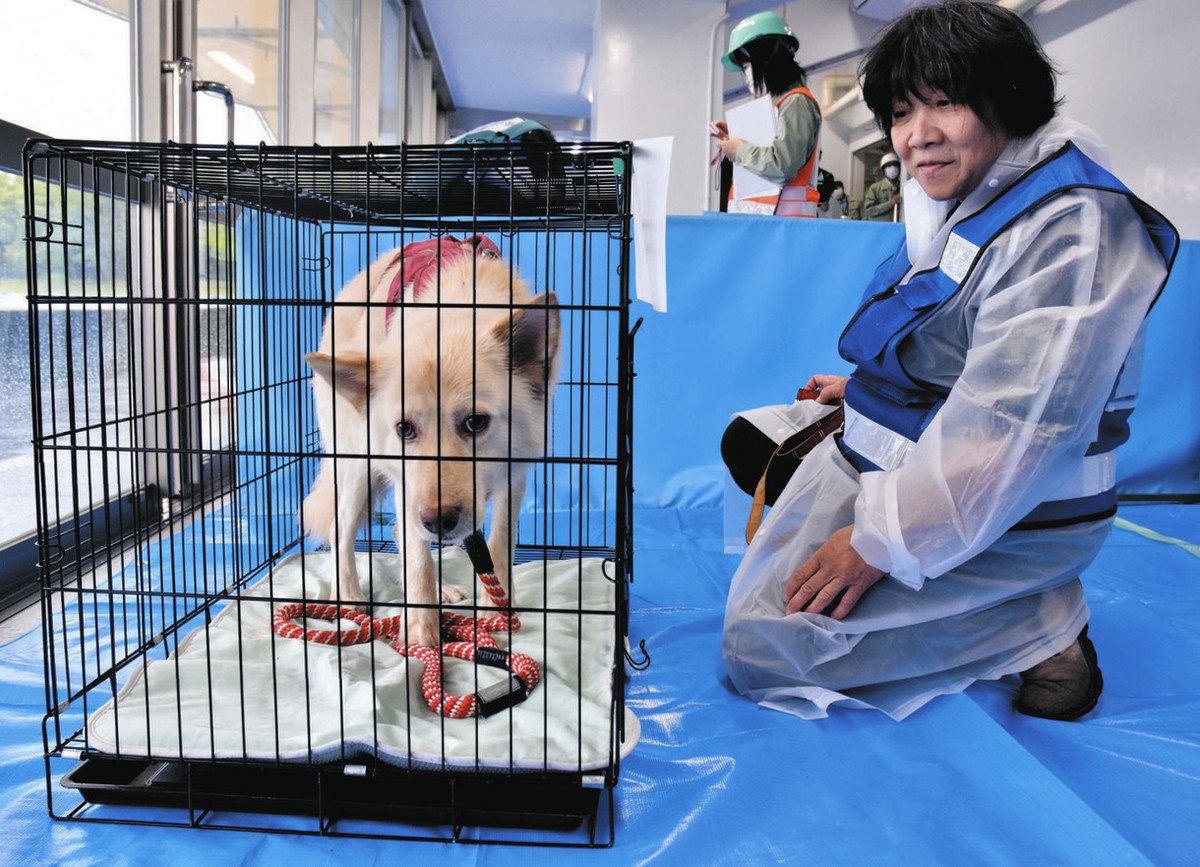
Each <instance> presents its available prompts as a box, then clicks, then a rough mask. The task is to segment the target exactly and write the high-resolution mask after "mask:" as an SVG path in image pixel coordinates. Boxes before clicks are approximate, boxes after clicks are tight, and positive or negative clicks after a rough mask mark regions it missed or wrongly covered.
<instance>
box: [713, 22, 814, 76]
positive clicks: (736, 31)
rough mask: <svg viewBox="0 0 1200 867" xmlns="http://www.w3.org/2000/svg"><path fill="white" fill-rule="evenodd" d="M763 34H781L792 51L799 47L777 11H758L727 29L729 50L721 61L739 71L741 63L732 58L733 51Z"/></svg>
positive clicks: (726, 66) (727, 67)
mask: <svg viewBox="0 0 1200 867" xmlns="http://www.w3.org/2000/svg"><path fill="white" fill-rule="evenodd" d="M763 36H782V37H784V38H785V39H787V40H788V41H789V42H791V43H792V51H796V50H798V49H799V48H800V40H799V39H797V38H796V34H795V33H793V32H792V28H790V27H788V26H787V22H786V21H784V20H783V18H782V17H780V15H779V14H778V13H776V12H759V13H758V14H757V15H751V16H750V17H749V18H743V19H742V20H741V21H739V22H738V24H737V27H734V28H733V30H731V31H729V50H728V51H726V52H725V56H724V57H722V58H721V63H722V64H724V66H725V68H726V69H728V70H730V71H732V72H740V71H741V68H742V64H741V63H738V62H737V61H735V60H734V59H733V54H734V52H735V51H738V50H740V49H742V48H744V47H746V46H747V45H749V44H750V43H751V42H753V41H754V40H755V39H758V38H760V37H763Z"/></svg>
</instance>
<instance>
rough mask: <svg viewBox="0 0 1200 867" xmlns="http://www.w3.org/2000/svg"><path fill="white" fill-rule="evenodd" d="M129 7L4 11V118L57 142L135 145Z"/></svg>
mask: <svg viewBox="0 0 1200 867" xmlns="http://www.w3.org/2000/svg"><path fill="white" fill-rule="evenodd" d="M129 4H130V0H87V2H86V3H85V2H76V0H39V2H37V3H7V4H5V5H6V7H7V9H6V12H5V15H4V19H5V20H4V26H3V27H0V81H4V82H6V84H5V86H4V87H3V88H0V118H3V119H4V120H6V121H9V122H10V123H15V124H19V125H20V126H23V127H27V128H28V129H32V130H36V131H38V132H39V133H43V134H45V135H52V136H57V137H59V138H100V139H116V140H118V141H127V140H129V139H131V138H133V111H132V109H131V98H130V97H131V89H130V70H131V66H132V64H131V62H130V59H131V57H132V53H131V51H130V27H129Z"/></svg>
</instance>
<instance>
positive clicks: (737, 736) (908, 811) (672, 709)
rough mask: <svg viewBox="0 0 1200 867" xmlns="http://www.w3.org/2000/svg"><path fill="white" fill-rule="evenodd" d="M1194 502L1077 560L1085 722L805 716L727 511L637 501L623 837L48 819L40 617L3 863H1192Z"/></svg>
mask: <svg viewBox="0 0 1200 867" xmlns="http://www.w3.org/2000/svg"><path fill="white" fill-rule="evenodd" d="M1198 517H1200V507H1197V506H1177V505H1163V504H1155V505H1126V506H1123V507H1122V509H1121V518H1122V519H1123V522H1129V523H1122V525H1121V526H1120V527H1119V528H1117V529H1114V531H1113V533H1112V536H1111V537H1110V539H1109V541H1108V543H1107V544H1106V546H1105V548H1104V550H1103V551H1102V552H1101V554H1100V556H1099V558H1098V559H1097V561H1096V562H1095V564H1094V565H1093V566H1092V567H1091V568H1090V569H1089V570H1088V571H1087V572H1086V573H1085V579H1084V583H1085V586H1086V588H1087V594H1088V599H1089V602H1090V604H1091V606H1092V612H1093V613H1092V621H1091V632H1090V634H1091V635H1092V636H1093V638H1094V639H1095V642H1096V646H1097V649H1098V651H1099V655H1100V662H1101V665H1102V667H1103V669H1104V678H1105V691H1104V695H1103V696H1102V698H1101V700H1100V704H1099V706H1098V708H1097V709H1096V710H1095V711H1094V712H1093V713H1092V714H1090V715H1089V716H1088V717H1087V718H1086V719H1084V720H1083V721H1082V722H1078V723H1056V722H1048V721H1044V720H1035V719H1029V718H1025V717H1022V716H1020V715H1018V714H1016V713H1014V712H1013V711H1012V710H1011V707H1010V702H1011V699H1012V695H1013V692H1014V690H1015V685H1014V684H1013V683H1007V682H998V683H981V684H976V685H975V686H974V687H973V688H971V689H970V690H968V691H967V692H966V693H965V694H961V695H955V696H949V697H944V698H941V699H938V700H935V701H934V702H932V703H931V704H930V705H928V706H927V707H925V708H924V709H922V710H921V711H919V712H918V713H916V714H915V715H914V716H912V717H911V718H909V719H908V720H906V721H905V722H902V723H896V722H893V721H891V720H889V719H888V718H886V717H884V716H883V715H882V714H877V713H874V712H863V711H844V710H843V711H836V710H835V711H834V712H833V713H832V715H831V716H830V717H829V718H828V719H825V720H821V721H817V722H806V721H803V720H800V719H797V718H794V717H791V716H787V715H784V714H781V713H777V712H774V711H768V710H763V709H761V708H758V707H757V706H755V705H753V704H751V703H750V702H748V701H746V700H744V699H742V698H740V697H738V696H737V695H735V694H734V693H733V692H732V690H731V689H730V687H729V684H728V682H727V680H726V679H725V678H724V675H723V671H722V666H721V662H720V657H719V641H720V628H721V619H722V606H723V602H724V598H725V593H726V589H727V587H728V584H729V580H730V577H731V576H732V574H733V571H734V569H735V567H736V564H737V558H736V557H734V556H731V555H727V554H724V553H722V542H721V513H720V510H719V509H713V508H700V509H689V510H677V509H650V508H642V509H639V510H638V511H637V513H636V522H635V528H636V540H637V551H636V573H635V583H634V585H633V598H634V613H633V617H632V623H631V633H632V635H631V637H632V638H633V640H634V641H635V642H636V641H637V640H638V639H642V638H644V639H646V644H647V647H648V648H649V650H650V653H651V654H652V657H653V664H652V665H651V666H650V668H649V669H648V670H647V671H645V672H643V673H639V674H635V675H634V676H633V678H632V681H631V683H630V685H629V691H628V696H629V704H630V706H631V707H632V708H633V709H634V711H635V712H636V713H637V715H638V716H639V717H640V719H641V723H642V738H641V742H640V743H639V744H638V746H637V748H636V749H635V751H634V752H633V754H632V756H631V757H630V758H629V759H628V760H627V761H626V762H625V763H624V764H623V766H622V773H621V781H620V785H619V786H618V789H617V812H616V826H617V827H616V834H617V840H616V846H615V848H613V849H612V850H608V851H599V852H587V851H583V852H580V851H562V850H531V849H513V848H506V847H494V846H475V845H470V844H467V845H453V844H429V843H398V842H387V841H374V840H355V839H327V838H316V837H300V836H292V835H270V834H258V833H240V832H227V831H203V832H201V831H194V830H186V829H175V828H147V827H132V826H114V825H94V824H88V825H84V824H78V823H62V822H54V821H52V820H50V819H49V818H48V816H47V812H46V793H45V784H44V776H43V764H42V760H41V753H42V744H41V735H40V727H39V723H40V720H41V717H42V714H43V713H44V703H45V698H44V692H43V686H42V661H41V641H40V638H39V635H38V633H37V631H36V630H35V631H33V632H32V633H30V634H27V635H25V636H22V637H21V638H18V639H16V640H14V641H11V642H10V643H8V644H7V645H5V646H4V647H3V649H2V650H0V829H3V837H2V841H0V862H2V863H9V864H14V863H21V862H24V863H59V864H90V863H104V864H126V863H128V864H158V863H164V862H167V861H170V862H174V863H183V864H193V863H195V864H200V863H221V864H231V863H242V864H309V863H313V864H342V863H356V864H370V863H383V862H393V861H395V860H397V859H401V860H404V859H413V860H417V861H418V863H426V862H433V861H437V862H439V863H508V862H518V861H519V862H528V861H530V860H531V859H539V860H540V859H545V860H547V861H553V862H555V863H559V862H562V861H567V860H589V861H599V860H603V861H605V862H610V863H620V864H633V863H645V862H652V861H658V862H662V863H705V864H707V863H748V862H749V863H771V862H793V861H795V862H800V861H810V860H811V861H820V862H835V863H845V862H851V863H862V862H878V861H884V862H898V861H904V862H906V863H927V862H934V863H962V862H971V863H999V864H1012V863H1058V864H1095V863H1104V864H1111V863H1117V864H1134V863H1155V864H1184V863H1195V858H1196V853H1197V852H1200V822H1198V821H1197V818H1198V817H1200V725H1198V723H1200V685H1198V684H1197V679H1196V673H1197V671H1200V631H1198V630H1197V629H1196V626H1195V624H1197V623H1200V548H1197V547H1196V546H1195V543H1200V531H1198V530H1197V528H1198V527H1200V521H1198V520H1197V518H1198ZM1188 543H1191V545H1190V547H1189V544H1188ZM151 812H152V811H151Z"/></svg>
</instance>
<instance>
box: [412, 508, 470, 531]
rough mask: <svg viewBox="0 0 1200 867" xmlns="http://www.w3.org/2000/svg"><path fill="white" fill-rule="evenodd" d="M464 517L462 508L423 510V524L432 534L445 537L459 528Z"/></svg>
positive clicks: (421, 516) (421, 515)
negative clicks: (459, 522)
mask: <svg viewBox="0 0 1200 867" xmlns="http://www.w3.org/2000/svg"><path fill="white" fill-rule="evenodd" d="M460 517H462V506H442V507H441V508H440V509H422V510H421V514H420V518H421V524H422V526H424V527H425V529H426V530H428V531H429V532H430V533H436V534H438V535H439V536H444V535H446V534H447V533H449V532H451V531H452V530H453V529H454V528H455V527H457V526H458V519H459V518H460Z"/></svg>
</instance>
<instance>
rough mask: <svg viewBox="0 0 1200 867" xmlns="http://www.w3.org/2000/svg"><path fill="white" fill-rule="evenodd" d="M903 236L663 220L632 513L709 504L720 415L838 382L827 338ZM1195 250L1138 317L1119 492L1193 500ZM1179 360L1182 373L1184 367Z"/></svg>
mask: <svg viewBox="0 0 1200 867" xmlns="http://www.w3.org/2000/svg"><path fill="white" fill-rule="evenodd" d="M901 233H902V228H901V227H900V226H897V225H895V224H889V223H861V222H854V221H847V220H794V219H792V220H789V219H780V218H771V217H748V216H706V217H672V218H670V219H669V221H668V231H667V273H668V275H669V282H670V287H669V291H670V297H669V299H668V303H669V309H670V312H669V313H668V314H667V315H666V316H658V315H655V314H654V313H653V312H652V311H650V308H649V307H648V306H646V305H639V307H640V308H641V309H640V310H639V313H641V314H643V315H645V316H646V317H647V318H646V323H645V325H644V326H643V328H642V330H641V331H640V332H639V333H638V345H637V353H636V359H637V369H638V377H637V380H636V390H635V397H634V399H635V412H634V417H635V419H636V422H635V449H634V457H635V460H636V466H635V479H636V484H637V488H638V497H639V500H640V501H641V502H646V503H648V504H653V505H659V506H675V507H686V506H694V505H697V504H700V503H716V502H719V501H720V497H721V492H722V485H723V478H724V476H723V472H724V470H723V467H722V466H721V464H720V460H721V459H720V453H719V448H718V444H719V441H720V436H721V432H722V431H723V430H724V428H725V425H726V424H727V423H728V421H729V416H730V415H731V414H732V413H734V412H736V411H738V410H740V409H745V408H747V407H752V406H762V405H764V404H772V403H788V402H790V401H791V400H792V398H793V397H794V395H795V393H796V389H797V387H799V386H801V385H803V384H804V383H805V382H806V381H807V379H808V377H809V376H810V375H812V374H814V373H848V372H849V366H848V365H847V364H846V362H845V361H843V360H842V359H841V358H839V357H838V354H837V340H838V336H839V335H840V334H841V332H842V328H843V327H844V326H845V324H846V323H847V322H848V321H849V319H850V316H851V315H852V314H853V312H854V310H855V309H856V308H857V305H858V302H859V299H860V298H861V296H862V292H863V288H864V286H865V285H866V282H867V279H868V278H869V277H870V275H871V274H872V273H873V272H874V270H875V267H876V266H877V265H878V264H879V262H880V261H881V260H882V259H883V258H884V257H885V256H886V255H887V254H888V253H890V251H891V250H892V249H893V248H894V246H895V244H896V243H897V242H898V241H899V239H900V237H901ZM1197 284H1200V242H1196V241H1189V242H1184V244H1183V246H1182V249H1181V251H1180V253H1179V256H1178V258H1177V260H1176V264H1175V268H1174V271H1173V272H1172V276H1171V279H1170V281H1169V282H1168V284H1167V287H1166V289H1165V290H1164V291H1163V294H1162V296H1161V298H1160V299H1159V302H1158V304H1157V305H1156V306H1155V308H1154V310H1153V311H1152V312H1151V314H1150V323H1149V339H1148V341H1147V343H1148V345H1147V349H1146V357H1145V366H1144V368H1143V372H1142V393H1141V398H1140V399H1139V401H1138V408H1137V411H1136V412H1135V413H1134V415H1133V421H1132V429H1133V433H1132V437H1131V439H1130V441H1129V442H1128V443H1126V444H1125V445H1124V446H1123V447H1122V448H1121V451H1120V460H1119V462H1118V464H1119V466H1118V475H1119V480H1120V490H1121V491H1122V492H1123V493H1134V492H1136V493H1200V364H1198V363H1196V360H1197V359H1200V292H1197V291H1196V286H1197ZM1184 360H1186V361H1184Z"/></svg>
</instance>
